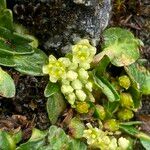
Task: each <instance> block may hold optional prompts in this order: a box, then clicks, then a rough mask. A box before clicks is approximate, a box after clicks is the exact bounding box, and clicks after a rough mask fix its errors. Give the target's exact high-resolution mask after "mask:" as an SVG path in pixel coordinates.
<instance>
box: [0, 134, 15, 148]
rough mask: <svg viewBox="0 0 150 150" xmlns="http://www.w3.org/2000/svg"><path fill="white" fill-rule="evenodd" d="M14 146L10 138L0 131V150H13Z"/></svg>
mask: <svg viewBox="0 0 150 150" xmlns="http://www.w3.org/2000/svg"><path fill="white" fill-rule="evenodd" d="M15 148H16V144H15V142H14V141H13V139H12V138H11V136H10V135H9V134H8V133H7V132H5V131H0V149H1V150H15Z"/></svg>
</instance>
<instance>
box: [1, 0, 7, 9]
mask: <svg viewBox="0 0 150 150" xmlns="http://www.w3.org/2000/svg"><path fill="white" fill-rule="evenodd" d="M5 8H6V0H0V11H2V10H3V9H5Z"/></svg>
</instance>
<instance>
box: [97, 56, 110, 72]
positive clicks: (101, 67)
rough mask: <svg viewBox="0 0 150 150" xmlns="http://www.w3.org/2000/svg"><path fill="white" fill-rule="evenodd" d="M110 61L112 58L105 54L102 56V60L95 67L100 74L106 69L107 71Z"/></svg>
mask: <svg viewBox="0 0 150 150" xmlns="http://www.w3.org/2000/svg"><path fill="white" fill-rule="evenodd" d="M109 63H110V60H109V58H108V56H106V55H105V56H104V57H103V58H102V60H101V61H100V62H99V64H98V66H97V67H96V68H95V70H96V71H95V72H96V74H98V75H104V73H105V71H106V68H107V66H108V64H109Z"/></svg>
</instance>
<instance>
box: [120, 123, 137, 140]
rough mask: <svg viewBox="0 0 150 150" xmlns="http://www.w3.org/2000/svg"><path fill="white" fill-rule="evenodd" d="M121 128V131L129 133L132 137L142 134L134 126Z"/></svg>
mask: <svg viewBox="0 0 150 150" xmlns="http://www.w3.org/2000/svg"><path fill="white" fill-rule="evenodd" d="M119 128H120V129H121V130H123V131H124V132H126V133H128V134H129V135H132V136H136V137H137V135H138V134H139V133H140V131H138V130H137V129H136V128H135V127H133V126H131V125H130V126H129V125H121V124H120V125H119Z"/></svg>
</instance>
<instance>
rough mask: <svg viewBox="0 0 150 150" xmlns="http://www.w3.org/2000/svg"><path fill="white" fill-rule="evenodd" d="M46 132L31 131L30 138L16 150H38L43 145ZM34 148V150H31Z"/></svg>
mask: <svg viewBox="0 0 150 150" xmlns="http://www.w3.org/2000/svg"><path fill="white" fill-rule="evenodd" d="M46 135H47V132H45V131H40V130H38V129H35V128H34V129H33V131H32V136H31V138H30V139H29V140H28V141H27V142H26V143H23V144H21V145H20V146H19V147H17V149H16V150H39V149H40V148H41V147H43V146H44V144H45V137H46ZM33 148H34V149H33Z"/></svg>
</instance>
